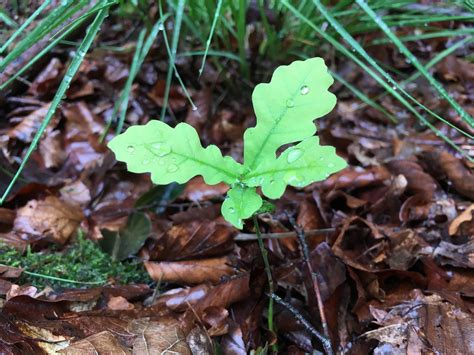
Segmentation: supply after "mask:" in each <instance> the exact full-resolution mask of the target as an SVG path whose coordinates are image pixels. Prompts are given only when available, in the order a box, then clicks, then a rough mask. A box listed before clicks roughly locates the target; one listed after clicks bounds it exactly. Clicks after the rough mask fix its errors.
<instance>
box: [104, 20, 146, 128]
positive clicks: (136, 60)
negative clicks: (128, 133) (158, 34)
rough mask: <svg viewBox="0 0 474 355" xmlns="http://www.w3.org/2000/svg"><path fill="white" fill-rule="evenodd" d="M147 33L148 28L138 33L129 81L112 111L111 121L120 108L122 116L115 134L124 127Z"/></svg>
mask: <svg viewBox="0 0 474 355" xmlns="http://www.w3.org/2000/svg"><path fill="white" fill-rule="evenodd" d="M145 34H146V29H145V28H144V29H142V30H141V31H140V34H139V35H138V39H137V43H136V47H135V53H134V54H133V59H132V64H131V66H130V72H129V75H128V78H127V81H126V82H125V86H124V88H123V90H122V93H121V95H120V99H119V100H118V101H117V103H116V104H115V106H114V110H113V112H112V119H111V122H112V120H114V119H115V115H116V114H117V112H118V111H119V110H120V116H119V120H118V123H117V128H116V130H115V134H120V133H121V132H122V129H123V124H124V122H125V116H126V114H127V107H128V101H129V98H130V91H131V90H132V84H133V81H134V80H135V76H136V75H137V73H138V68H140V64H141V63H140V57H141V52H142V48H143V42H144V40H145Z"/></svg>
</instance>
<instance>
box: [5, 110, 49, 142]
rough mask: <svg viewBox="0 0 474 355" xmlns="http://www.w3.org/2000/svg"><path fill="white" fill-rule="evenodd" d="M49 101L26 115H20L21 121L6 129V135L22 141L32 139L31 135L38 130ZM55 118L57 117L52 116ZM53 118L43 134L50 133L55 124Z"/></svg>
mask: <svg viewBox="0 0 474 355" xmlns="http://www.w3.org/2000/svg"><path fill="white" fill-rule="evenodd" d="M49 106H50V103H47V104H45V105H44V106H42V107H40V108H38V109H36V110H34V111H33V112H31V113H30V114H29V115H28V116H26V117H21V121H20V123H19V124H17V125H16V126H15V127H13V128H12V129H10V130H9V131H8V137H9V138H10V139H12V138H14V139H18V140H20V141H22V142H25V143H29V142H31V140H32V139H33V136H34V135H35V133H36V132H37V131H38V129H39V127H40V125H41V123H42V122H43V120H44V118H45V116H46V112H48V110H49ZM54 117H55V118H56V117H57V115H56V116H54ZM55 118H53V122H51V124H50V125H49V126H48V128H47V129H46V131H45V135H48V134H50V132H51V131H52V130H53V128H54V127H55V126H56V125H57V119H55Z"/></svg>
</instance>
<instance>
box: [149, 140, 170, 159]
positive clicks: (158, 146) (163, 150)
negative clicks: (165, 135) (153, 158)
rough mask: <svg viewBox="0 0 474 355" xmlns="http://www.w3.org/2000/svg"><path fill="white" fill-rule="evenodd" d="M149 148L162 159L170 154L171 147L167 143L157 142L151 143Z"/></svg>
mask: <svg viewBox="0 0 474 355" xmlns="http://www.w3.org/2000/svg"><path fill="white" fill-rule="evenodd" d="M151 146H152V148H153V149H154V150H155V154H156V155H158V156H159V157H164V156H165V155H168V154H169V153H171V147H170V146H169V145H168V144H167V143H162V142H158V143H153V144H152V145H151Z"/></svg>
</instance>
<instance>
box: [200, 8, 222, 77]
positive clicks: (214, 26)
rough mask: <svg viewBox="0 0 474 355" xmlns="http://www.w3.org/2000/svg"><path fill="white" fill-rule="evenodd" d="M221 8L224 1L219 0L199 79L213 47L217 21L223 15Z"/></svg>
mask: <svg viewBox="0 0 474 355" xmlns="http://www.w3.org/2000/svg"><path fill="white" fill-rule="evenodd" d="M221 7H222V0H218V1H217V8H216V13H215V14H214V19H213V20H212V25H211V31H210V32H209V37H208V39H207V41H206V49H205V50H204V56H203V57H202V63H201V68H199V76H198V78H199V77H200V76H201V74H202V72H203V71H204V65H205V64H206V57H207V52H209V47H210V46H211V41H212V36H213V35H214V31H215V29H216V25H217V20H218V19H219V15H220V13H221Z"/></svg>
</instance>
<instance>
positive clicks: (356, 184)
mask: <svg viewBox="0 0 474 355" xmlns="http://www.w3.org/2000/svg"><path fill="white" fill-rule="evenodd" d="M388 179H390V172H389V171H388V170H387V169H386V168H384V167H382V166H373V167H370V168H367V169H362V168H360V167H355V168H353V167H349V168H346V169H344V170H341V171H339V172H337V173H335V174H333V175H331V176H330V177H329V178H327V179H326V180H324V181H323V182H322V188H323V189H324V190H326V191H327V190H335V189H357V188H361V187H365V186H372V185H380V184H383V182H384V181H385V180H388Z"/></svg>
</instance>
